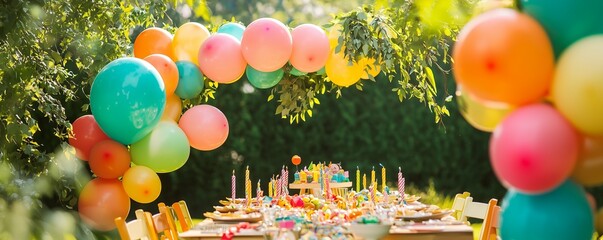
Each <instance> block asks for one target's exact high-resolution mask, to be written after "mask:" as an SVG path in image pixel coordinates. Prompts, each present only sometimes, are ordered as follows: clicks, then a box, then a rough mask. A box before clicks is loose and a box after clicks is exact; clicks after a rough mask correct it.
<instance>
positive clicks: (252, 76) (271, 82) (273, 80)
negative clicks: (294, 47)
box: [245, 65, 285, 89]
mask: <svg viewBox="0 0 603 240" xmlns="http://www.w3.org/2000/svg"><path fill="white" fill-rule="evenodd" d="M245 75H247V79H248V80H249V83H251V85H253V86H254V87H256V88H260V89H267V88H271V87H274V86H276V84H278V82H280V81H281V79H282V78H283V75H285V71H283V69H282V68H281V69H278V70H276V71H274V72H260V71H258V70H256V69H255V68H252V67H251V66H249V65H247V69H245Z"/></svg>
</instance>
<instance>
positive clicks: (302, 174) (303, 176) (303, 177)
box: [299, 171, 308, 183]
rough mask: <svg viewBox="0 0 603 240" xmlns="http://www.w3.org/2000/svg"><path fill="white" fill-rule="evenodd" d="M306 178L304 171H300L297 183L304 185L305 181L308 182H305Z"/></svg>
mask: <svg viewBox="0 0 603 240" xmlns="http://www.w3.org/2000/svg"><path fill="white" fill-rule="evenodd" d="M307 178H308V177H307V174H306V171H301V172H299V182H300V183H305V182H307V181H308V180H307Z"/></svg>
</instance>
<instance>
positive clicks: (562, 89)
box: [551, 35, 603, 136]
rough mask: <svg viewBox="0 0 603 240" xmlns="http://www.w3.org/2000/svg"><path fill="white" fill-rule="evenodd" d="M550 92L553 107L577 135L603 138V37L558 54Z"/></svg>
mask: <svg viewBox="0 0 603 240" xmlns="http://www.w3.org/2000/svg"><path fill="white" fill-rule="evenodd" d="M551 88H552V89H551V91H552V99H553V102H554V104H555V106H556V107H557V109H558V110H559V111H560V112H561V113H562V114H563V115H564V116H565V117H566V118H567V119H568V120H569V121H570V122H571V123H572V124H573V125H574V126H575V127H576V128H577V129H578V130H579V131H580V132H582V133H583V134H585V135H589V136H603V35H593V36H590V37H586V38H583V39H582V40H579V41H578V42H576V43H574V44H572V45H571V46H570V47H568V48H567V49H566V50H565V51H564V52H563V53H562V54H561V56H560V57H559V60H558V61H557V67H556V69H555V76H554V78H553V84H552V87H551Z"/></svg>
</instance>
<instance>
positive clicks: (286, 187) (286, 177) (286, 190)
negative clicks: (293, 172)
mask: <svg viewBox="0 0 603 240" xmlns="http://www.w3.org/2000/svg"><path fill="white" fill-rule="evenodd" d="M288 194H289V167H286V168H285V175H283V195H288Z"/></svg>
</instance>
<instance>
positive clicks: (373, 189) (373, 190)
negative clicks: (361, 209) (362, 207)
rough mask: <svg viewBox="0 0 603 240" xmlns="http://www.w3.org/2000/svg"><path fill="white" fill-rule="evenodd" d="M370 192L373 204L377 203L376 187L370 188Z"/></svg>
mask: <svg viewBox="0 0 603 240" xmlns="http://www.w3.org/2000/svg"><path fill="white" fill-rule="evenodd" d="M369 192H370V194H371V201H372V202H373V204H375V202H376V201H377V199H375V198H376V195H375V185H372V184H371V186H370V187H369Z"/></svg>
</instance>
